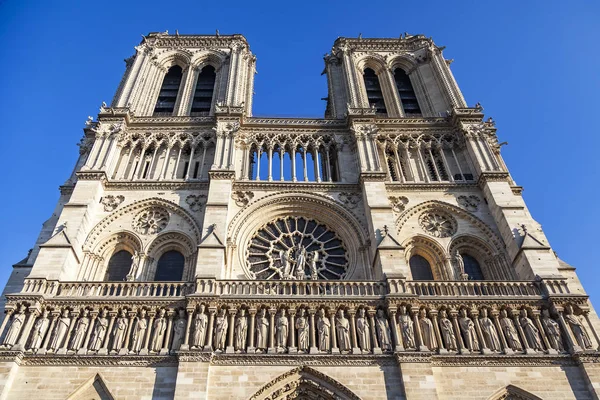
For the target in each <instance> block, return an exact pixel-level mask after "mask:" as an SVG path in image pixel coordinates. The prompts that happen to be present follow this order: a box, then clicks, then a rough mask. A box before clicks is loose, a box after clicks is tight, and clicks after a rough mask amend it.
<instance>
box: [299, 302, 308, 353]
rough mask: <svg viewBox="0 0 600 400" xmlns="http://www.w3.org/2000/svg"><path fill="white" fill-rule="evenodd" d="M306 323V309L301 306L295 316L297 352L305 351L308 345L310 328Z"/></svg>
mask: <svg viewBox="0 0 600 400" xmlns="http://www.w3.org/2000/svg"><path fill="white" fill-rule="evenodd" d="M309 328H310V327H309V325H308V318H306V311H305V310H304V308H301V309H300V310H299V311H298V318H296V331H298V353H306V352H307V351H308V347H309V346H310V342H309V340H310V339H309V337H310V329H309Z"/></svg>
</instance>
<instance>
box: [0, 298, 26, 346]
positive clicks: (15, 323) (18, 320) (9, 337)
mask: <svg viewBox="0 0 600 400" xmlns="http://www.w3.org/2000/svg"><path fill="white" fill-rule="evenodd" d="M24 322H25V306H21V307H20V308H19V311H17V313H16V314H15V315H14V316H13V318H12V321H11V322H10V328H8V332H7V333H6V336H5V337H4V342H3V345H4V346H7V347H12V346H14V345H15V344H16V343H17V340H18V339H19V333H20V332H21V328H22V327H23V323H24Z"/></svg>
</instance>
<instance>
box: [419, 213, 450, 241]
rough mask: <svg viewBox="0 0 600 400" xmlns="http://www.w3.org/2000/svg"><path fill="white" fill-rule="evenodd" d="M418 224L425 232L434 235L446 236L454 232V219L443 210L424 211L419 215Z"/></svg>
mask: <svg viewBox="0 0 600 400" xmlns="http://www.w3.org/2000/svg"><path fill="white" fill-rule="evenodd" d="M419 224H420V225H421V228H423V230H424V231H425V232H427V233H428V234H430V235H431V236H435V237H440V238H442V237H448V236H452V235H454V233H455V232H456V220H455V219H454V217H452V216H451V215H448V214H446V213H444V212H439V211H430V212H425V213H423V214H421V216H420V217H419Z"/></svg>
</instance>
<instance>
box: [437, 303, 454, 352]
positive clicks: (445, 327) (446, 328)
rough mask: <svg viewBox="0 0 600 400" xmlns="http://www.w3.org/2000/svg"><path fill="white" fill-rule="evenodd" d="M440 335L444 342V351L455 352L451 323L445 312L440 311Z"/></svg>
mask: <svg viewBox="0 0 600 400" xmlns="http://www.w3.org/2000/svg"><path fill="white" fill-rule="evenodd" d="M439 322H440V334H441V336H442V340H443V341H444V346H445V348H446V350H449V351H456V350H457V348H458V347H457V345H456V335H455V334H454V328H453V327H452V321H450V320H449V319H448V316H447V314H446V310H441V311H440V320H439Z"/></svg>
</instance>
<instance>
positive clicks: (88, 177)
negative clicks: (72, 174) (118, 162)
mask: <svg viewBox="0 0 600 400" xmlns="http://www.w3.org/2000/svg"><path fill="white" fill-rule="evenodd" d="M76 175H77V179H78V180H80V181H102V182H106V180H107V178H106V173H105V172H104V171H79V172H77V173H76Z"/></svg>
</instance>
